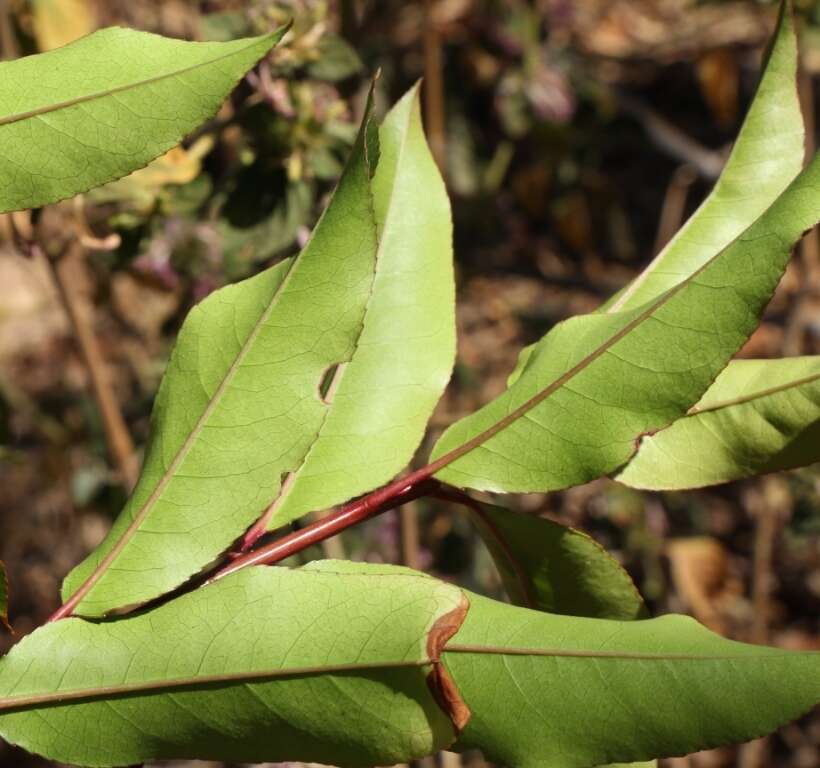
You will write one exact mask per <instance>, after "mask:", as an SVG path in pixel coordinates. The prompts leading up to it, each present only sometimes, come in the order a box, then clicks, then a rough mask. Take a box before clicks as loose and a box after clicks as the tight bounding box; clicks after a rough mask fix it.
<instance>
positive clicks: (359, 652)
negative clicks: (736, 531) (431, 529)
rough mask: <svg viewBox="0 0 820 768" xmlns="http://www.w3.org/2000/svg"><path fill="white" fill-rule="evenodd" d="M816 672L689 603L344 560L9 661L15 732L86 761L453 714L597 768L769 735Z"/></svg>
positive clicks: (310, 741) (238, 753) (372, 735)
mask: <svg viewBox="0 0 820 768" xmlns="http://www.w3.org/2000/svg"><path fill="white" fill-rule="evenodd" d="M819 673H820V654H816V653H802V654H800V653H789V652H785V651H779V650H776V649H771V648H761V647H758V646H745V645H742V644H739V643H733V642H730V641H727V640H723V639H721V638H719V637H717V636H716V635H713V634H711V633H709V632H708V631H706V630H705V629H704V628H702V627H701V626H700V625H698V624H697V623H696V622H694V621H693V620H691V619H687V618H683V617H665V618H663V619H654V620H650V621H627V622H618V621H608V620H602V619H584V618H575V617H567V616H557V615H551V614H547V613H540V612H535V611H530V610H527V609H524V608H517V607H513V606H509V605H504V604H501V603H495V602H493V601H490V600H487V599H486V598H482V597H479V596H477V595H472V594H469V593H465V592H463V591H462V590H459V589H458V588H456V587H453V586H451V585H447V584H444V583H443V582H440V581H438V580H436V579H433V578H430V577H428V576H424V575H423V574H414V573H413V572H412V571H410V570H408V569H405V568H394V567H391V566H383V565H381V566H368V565H363V564H355V563H339V562H332V561H331V562H324V563H314V564H311V565H310V566H308V567H306V568H303V569H300V570H296V571H294V570H288V569H283V568H248V569H245V570H244V571H241V572H239V573H237V574H234V575H233V576H230V577H227V578H225V579H223V580H221V581H218V582H216V583H215V584H212V585H210V586H207V587H204V588H202V589H199V590H197V591H195V592H192V593H189V594H187V595H184V596H183V597H180V598H177V599H176V600H173V601H171V602H168V603H166V604H164V605H162V606H160V607H158V608H155V609H153V610H151V611H148V612H145V613H143V614H139V615H135V616H132V617H127V618H123V619H119V620H117V621H109V622H102V623H100V622H90V621H86V620H84V619H79V618H73V619H67V620H63V621H59V622H56V623H52V624H50V625H47V626H46V627H44V628H41V629H39V630H37V631H36V632H34V633H33V634H32V635H30V636H29V637H27V638H26V639H25V640H23V641H22V642H21V643H19V644H18V645H17V646H16V647H15V648H13V649H12V651H11V652H10V653H9V654H8V655H7V656H6V657H4V658H3V659H0V735H2V737H3V738H5V739H6V740H8V741H10V742H12V743H15V744H19V745H21V746H23V747H25V748H26V749H28V750H30V751H34V752H38V753H40V754H44V755H46V756H48V757H50V758H52V759H56V760H62V761H70V762H74V763H79V764H83V765H122V764H127V763H134V762H141V761H144V760H156V759H164V758H171V759H173V758H192V757H200V758H205V759H214V760H229V761H231V762H237V761H239V762H260V761H267V760H317V761H320V762H325V763H333V764H336V765H341V766H364V765H374V764H375V765H385V764H391V763H394V762H404V761H407V760H410V759H413V758H417V757H419V756H421V755H423V754H425V753H429V752H431V751H433V750H435V749H439V748H442V747H450V746H451V745H452V743H453V741H454V739H455V737H456V726H457V727H458V728H459V729H460V730H461V736H460V737H459V739H458V741H457V742H456V745H455V747H456V748H459V749H462V748H467V747H477V748H479V749H481V750H483V751H484V752H485V754H486V755H487V756H488V758H490V759H492V760H495V761H498V762H499V763H502V764H505V765H515V766H524V768H527V767H528V766H541V765H543V766H550V768H576V767H577V768H582V767H583V768H588V767H589V766H593V765H600V764H601V763H602V762H604V761H629V760H641V759H645V758H646V756H647V755H648V754H662V755H668V754H679V753H681V752H686V751H693V750H696V749H700V748H704V747H708V746H714V745H716V744H721V743H726V742H728V741H732V740H739V739H747V738H751V737H752V736H756V735H759V734H761V733H763V732H765V731H768V730H771V729H772V728H774V727H776V726H777V725H779V724H780V723H782V722H783V721H785V720H787V719H789V718H792V717H795V716H797V715H798V714H800V713H802V712H803V711H805V710H806V709H807V708H809V707H811V706H812V705H813V704H815V703H816V702H817V701H818V699H820V674H819ZM432 691H435V692H436V693H435V694H433V693H432ZM451 748H452V747H451Z"/></svg>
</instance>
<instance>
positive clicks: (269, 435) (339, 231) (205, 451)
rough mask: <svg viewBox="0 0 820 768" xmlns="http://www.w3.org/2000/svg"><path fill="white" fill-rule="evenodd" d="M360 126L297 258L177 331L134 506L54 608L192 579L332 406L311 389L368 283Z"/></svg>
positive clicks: (372, 236) (126, 596) (345, 354)
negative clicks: (67, 602) (62, 603)
mask: <svg viewBox="0 0 820 768" xmlns="http://www.w3.org/2000/svg"><path fill="white" fill-rule="evenodd" d="M368 125H369V118H365V121H364V123H363V126H362V130H361V132H360V135H359V138H358V140H357V143H356V145H355V147H354V151H353V154H352V156H351V159H350V162H349V163H348V166H347V168H346V170H345V173H344V175H343V176H342V179H341V181H340V182H339V186H338V188H337V190H336V192H335V194H334V196H333V199H332V200H331V202H330V204H329V206H328V208H327V210H326V211H325V213H324V215H323V216H322V218H321V220H320V221H319V223H318V224H317V225H316V229H315V231H314V233H313V237H312V238H311V240H310V242H309V243H308V244H307V246H306V247H305V248H304V250H303V251H302V253H301V254H300V255H299V256H298V257H297V258H296V259H295V260H289V261H285V262H283V263H281V264H279V265H277V266H275V267H272V268H271V269H269V270H267V271H265V272H263V273H261V274H259V275H257V276H255V277H253V278H250V279H249V280H246V281H244V282H242V283H238V284H236V285H232V286H229V287H227V288H224V289H222V290H220V291H217V292H216V293H214V294H212V295H211V296H209V297H208V298H207V299H206V300H205V301H203V302H202V303H201V304H199V305H198V306H197V307H195V308H194V309H193V310H192V311H191V313H190V314H189V315H188V317H187V318H186V321H185V324H184V326H183V328H182V331H181V332H180V335H179V339H178V341H177V345H176V348H175V349H174V352H173V355H172V357H171V360H170V362H169V364H168V370H167V372H166V374H165V377H164V379H163V381H162V385H161V386H160V390H159V393H158V395H157V400H156V403H155V406H154V413H153V415H152V435H151V441H150V445H149V446H148V449H147V452H146V457H145V464H144V467H143V471H142V475H141V476H140V479H139V482H138V483H137V486H136V488H135V490H134V493H133V495H132V496H131V498H130V499H129V501H128V504H127V505H126V507H125V509H124V510H123V512H122V513H121V515H120V516H119V518H118V519H117V521H116V522H115V524H114V526H113V527H112V529H111V531H110V532H109V534H108V536H107V537H106V539H105V541H104V542H103V543H102V545H101V546H100V547H99V548H98V549H97V550H96V551H95V552H94V553H92V555H91V556H90V557H89V558H87V559H86V560H85V561H84V562H83V563H81V564H80V565H79V566H78V567H77V568H75V569H74V571H72V572H71V573H70V574H69V576H68V577H67V578H66V580H65V582H64V584H63V598H64V599H65V600H67V599H68V598H69V597H71V596H72V595H73V594H74V593H75V592H77V591H78V590H86V593H85V594H84V595H83V598H82V601H81V602H80V604H79V606H78V608H77V611H78V612H79V613H81V614H84V615H90V616H98V615H102V614H104V613H106V612H108V611H111V610H113V609H115V608H121V607H123V606H131V605H135V604H139V603H141V602H144V601H145V600H148V599H151V598H153V597H157V596H158V595H161V594H163V593H164V592H166V591H168V590H170V589H173V588H174V587H175V586H177V585H179V584H181V583H182V582H184V581H185V580H186V579H187V578H188V577H189V576H191V574H193V573H197V572H198V571H200V570H201V569H202V568H203V567H205V566H206V565H208V564H209V563H211V562H212V561H213V560H214V559H215V558H217V557H218V556H219V555H220V554H221V553H222V552H224V551H225V550H226V549H227V548H228V547H229V546H230V545H231V543H232V542H233V541H234V540H235V539H236V538H237V537H238V536H240V535H241V534H242V532H243V531H245V530H246V529H247V528H248V526H249V525H250V524H251V523H253V522H254V520H256V519H257V518H259V516H260V515H261V514H262V513H263V512H264V511H265V509H266V508H267V507H268V506H269V505H270V504H271V503H272V502H273V501H274V499H276V497H277V495H278V493H279V491H280V488H281V485H282V478H283V477H284V476H286V475H287V473H289V472H293V471H294V470H296V469H298V467H299V466H300V464H301V463H302V462H303V461H304V459H305V456H306V455H307V454H308V452H309V451H310V449H311V446H312V445H313V444H314V442H315V441H316V437H317V435H318V434H319V432H320V431H321V429H322V425H323V424H324V422H325V419H326V418H327V411H328V408H329V407H330V406H329V405H328V403H326V402H325V400H324V398H323V396H322V392H321V384H322V380H323V377H324V376H325V374H326V371H327V370H328V368H329V367H330V366H333V365H335V364H337V363H340V362H343V361H345V360H349V359H350V357H351V355H352V354H353V352H354V350H355V340H356V337H357V334H358V333H359V332H360V330H361V327H362V319H363V317H364V313H365V308H366V306H367V302H368V300H369V297H370V295H371V288H372V284H373V270H374V265H375V256H376V227H375V222H374V219H373V215H372V204H371V195H370V165H369V160H368V150H366V146H365V143H366V142H365V136H366V134H368V133H373V132H372V131H369V130H368V128H367V126H368ZM371 138H374V136H371ZM373 152H375V149H371V150H370V154H371V155H372V154H373Z"/></svg>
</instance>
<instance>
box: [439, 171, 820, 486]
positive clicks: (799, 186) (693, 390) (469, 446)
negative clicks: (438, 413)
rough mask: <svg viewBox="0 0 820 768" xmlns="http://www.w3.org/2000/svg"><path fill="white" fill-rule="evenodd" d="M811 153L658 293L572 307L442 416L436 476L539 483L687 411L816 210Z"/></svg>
mask: <svg viewBox="0 0 820 768" xmlns="http://www.w3.org/2000/svg"><path fill="white" fill-rule="evenodd" d="M818 186H820V158H818V157H817V156H816V157H815V158H814V159H813V160H812V163H811V164H810V165H809V166H808V168H807V169H806V170H805V171H803V172H802V173H801V174H800V175H799V176H798V177H797V178H796V179H795V180H794V181H793V182H792V183H791V184H790V185H789V187H788V188H787V189H786V191H785V192H784V193H783V194H782V195H781V196H780V197H779V198H778V199H777V201H776V202H775V203H774V204H773V205H772V206H771V207H770V208H769V209H768V210H767V211H766V212H765V213H764V214H763V215H762V216H761V217H760V218H759V219H758V220H757V221H756V222H755V223H754V224H753V225H752V226H751V227H749V229H748V230H746V232H744V233H743V234H742V235H741V236H740V237H739V238H738V239H737V240H735V241H734V242H732V243H731V244H730V245H729V246H728V247H727V248H725V249H724V250H722V251H721V252H719V253H718V254H715V255H714V256H713V257H712V258H711V259H709V260H708V261H707V262H706V263H705V264H704V265H703V266H701V267H700V268H698V270H696V271H695V272H693V273H692V274H691V275H690V276H689V277H687V278H686V279H684V280H683V281H682V282H680V283H678V284H677V285H676V286H675V287H674V288H671V289H669V290H668V291H666V293H663V294H661V296H659V297H658V298H657V299H654V300H652V301H650V302H649V303H647V304H645V305H642V306H640V307H637V308H633V309H626V310H622V311H618V312H612V313H609V314H592V315H586V316H581V317H575V318H572V319H570V320H567V321H565V322H563V323H560V324H559V325H557V326H556V327H555V328H554V329H553V330H552V331H551V332H550V333H549V334H547V336H546V337H544V339H542V340H541V341H540V342H539V343H538V344H537V346H536V347H535V349H534V350H532V352H531V353H530V354H529V355H528V357H527V361H526V363H525V365H524V367H523V370H522V371H521V374H520V376H519V377H518V378H517V379H516V380H515V382H514V383H513V384H512V386H511V387H510V388H509V389H508V390H507V391H506V392H504V393H503V394H502V395H501V396H500V397H498V398H496V399H495V400H494V401H492V402H491V403H489V404H488V405H486V406H484V407H483V408H481V409H480V410H479V411H477V412H476V413H474V414H472V415H470V416H467V417H466V418H464V419H462V420H461V421H459V422H457V423H456V424H454V425H453V426H451V427H450V428H449V429H448V430H447V431H446V432H445V433H444V435H443V436H442V438H441V439H440V440H439V442H438V444H437V445H436V447H435V449H434V451H433V460H434V464H435V467H436V470H437V472H436V476H437V477H438V478H439V479H441V480H443V481H445V482H448V483H450V484H453V485H461V486H469V487H472V488H477V489H480V490H492V491H507V492H510V491H513V492H516V491H547V490H554V489H559V488H564V487H567V486H570V485H575V484H578V483H584V482H587V481H589V480H592V479H594V478H596V477H600V476H601V475H603V474H606V473H608V472H612V471H613V470H615V469H616V468H617V467H619V466H621V465H623V464H624V463H626V461H627V460H628V459H629V458H630V457H631V456H632V454H633V453H634V452H635V450H636V447H637V446H636V441H637V440H638V438H639V437H640V436H641V435H643V434H646V433H648V432H652V431H656V430H658V429H660V428H662V427H664V426H666V425H667V424H669V423H671V422H672V421H674V420H675V419H677V418H679V417H680V416H682V415H683V414H685V413H686V412H687V411H688V410H689V408H691V406H693V405H694V404H695V403H696V402H697V401H698V400H699V399H700V398H701V396H702V395H703V393H704V392H705V391H706V389H708V387H709V385H710V384H711V383H712V381H713V380H714V379H715V377H716V376H717V374H718V373H719V372H720V371H721V370H722V369H723V368H724V367H725V366H726V364H727V363H728V362H729V360H730V359H731V358H732V356H733V355H734V354H735V353H736V352H737V351H738V350H739V349H740V347H741V346H742V345H743V343H744V342H745V341H746V339H747V338H748V337H749V335H750V334H751V333H752V331H753V330H754V329H755V327H756V326H757V324H758V322H759V317H760V313H761V312H762V311H763V308H764V307H765V305H766V303H767V302H768V300H769V298H770V297H771V295H772V292H773V291H774V289H775V287H776V285H777V283H778V281H779V280H780V277H781V275H782V273H783V270H784V269H785V267H786V264H787V262H788V259H789V255H790V251H791V248H792V246H793V244H794V243H795V242H796V241H797V240H798V239H799V238H800V236H801V235H802V234H803V232H804V231H806V230H807V229H809V228H810V227H812V226H814V224H815V223H816V222H817V220H818V218H820V190H819V189H818Z"/></svg>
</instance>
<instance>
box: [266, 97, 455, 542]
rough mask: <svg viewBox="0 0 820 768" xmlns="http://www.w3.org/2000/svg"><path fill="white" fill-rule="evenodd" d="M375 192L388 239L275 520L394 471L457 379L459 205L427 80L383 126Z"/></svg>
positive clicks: (355, 491) (324, 504)
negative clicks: (453, 212)
mask: <svg viewBox="0 0 820 768" xmlns="http://www.w3.org/2000/svg"><path fill="white" fill-rule="evenodd" d="M373 195H374V206H375V216H376V222H377V225H378V230H379V244H378V251H377V254H376V275H375V278H374V281H373V288H372V292H371V295H370V297H369V300H368V303H367V308H366V312H365V316H364V322H363V326H362V329H361V332H360V333H359V334H358V336H357V339H356V343H355V350H354V351H353V354H352V356H351V358H350V362H349V363H347V365H346V366H345V368H344V370H343V371H342V372H341V376H340V377H339V379H338V381H337V386H336V387H335V393H334V395H333V400H332V407H331V408H330V409H329V410H328V412H327V418H326V421H325V423H324V425H323V427H322V430H321V432H320V434H319V436H318V438H317V439H316V440H315V441H314V442H313V444H312V446H311V450H310V453H309V454H308V455H307V457H306V459H305V462H304V464H303V465H302V466H301V467H300V468H299V469H298V471H297V472H296V474H295V475H294V478H293V482H292V484H291V485H289V487H288V490H287V493H286V494H285V495H284V496H283V498H282V499H281V500H280V502H279V503H278V504H277V508H276V510H275V511H274V512H273V514H272V515H271V517H270V521H269V524H268V528H269V529H273V528H277V527H279V526H281V525H283V524H284V523H286V522H288V521H290V520H293V519H295V518H297V517H300V516H302V515H304V514H305V513H306V512H310V511H311V510H320V509H326V508H328V507H330V506H332V505H334V504H338V503H340V502H343V501H346V500H347V499H349V498H350V497H352V496H356V495H359V494H361V493H363V492H365V491H368V490H371V489H372V488H375V487H377V486H379V485H381V484H383V483H385V482H387V481H388V480H390V478H392V477H393V476H394V475H395V474H396V473H397V472H399V470H401V469H402V468H403V467H404V466H405V465H406V464H407V463H408V462H409V461H410V459H411V458H412V456H413V454H414V453H415V451H416V449H417V448H418V446H419V443H420V442H421V439H422V437H423V435H424V430H425V428H426V426H427V421H428V420H429V418H430V415H431V414H432V412H433V408H435V406H436V403H437V402H438V399H439V397H441V393H442V392H443V391H444V388H445V386H446V385H447V381H448V380H449V378H450V372H451V370H452V367H453V361H454V359H455V343H456V342H455V288H454V282H453V263H452V262H453V253H452V224H451V220H450V203H449V201H448V199H447V192H446V190H445V188H444V183H443V181H442V179H441V175H440V174H439V172H438V168H437V167H436V164H435V162H434V161H433V157H432V155H431V153H430V149H429V147H428V146H427V142H426V140H425V138H424V130H423V128H422V123H421V111H420V105H419V97H418V86H416V87H414V88H412V89H411V90H410V91H409V92H408V93H407V94H405V96H404V97H403V98H402V99H401V100H400V101H399V102H398V103H397V104H396V105H395V106H394V107H393V109H392V110H391V111H390V113H389V114H388V115H387V117H386V118H385V120H384V123H383V124H382V126H381V127H380V128H379V163H378V166H377V168H376V173H375V175H374V177H373ZM305 306H309V305H307V304H306V305H305Z"/></svg>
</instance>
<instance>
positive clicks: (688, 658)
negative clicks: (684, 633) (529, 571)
mask: <svg viewBox="0 0 820 768" xmlns="http://www.w3.org/2000/svg"><path fill="white" fill-rule="evenodd" d="M448 653H456V654H480V655H495V656H530V657H545V658H546V657H549V658H578V659H598V660H608V661H659V662H697V661H758V660H766V661H769V660H771V659H773V658H783V657H788V658H793V657H794V655H795V654H794V653H793V652H788V651H783V652H781V653H753V654H720V653H713V654H663V653H631V652H628V651H600V650H599V651H584V650H567V649H562V648H526V647H517V646H503V645H480V644H470V643H449V644H448V645H447V646H446V647H445V648H444V649H443V655H446V654H448ZM799 655H800V656H818V657H820V651H803V652H801V653H800V654H799ZM437 663H439V662H438V661H437V660H435V659H432V658H429V657H425V658H423V659H413V660H409V661H408V660H402V661H382V662H369V663H350V664H327V665H315V666H305V667H290V668H287V669H281V668H279V669H269V670H256V671H253V672H227V673H222V674H213V675H198V676H193V677H180V678H171V679H167V680H149V681H144V682H138V683H121V684H119V685H106V686H97V687H94V688H75V689H71V690H66V691H52V692H49V693H42V694H24V695H21V696H10V697H7V698H4V699H0V712H9V711H24V710H28V709H34V708H37V707H44V706H60V705H64V704H70V703H76V702H83V701H96V700H100V699H106V698H115V697H120V696H136V695H143V694H144V695H149V694H162V693H164V692H166V691H174V690H179V689H192V688H209V687H224V686H231V685H249V684H253V683H264V682H268V681H273V680H277V679H282V678H290V677H308V676H320V675H332V674H345V673H348V672H373V671H380V670H399V669H414V668H416V669H420V668H424V667H429V666H433V665H434V664H437Z"/></svg>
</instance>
